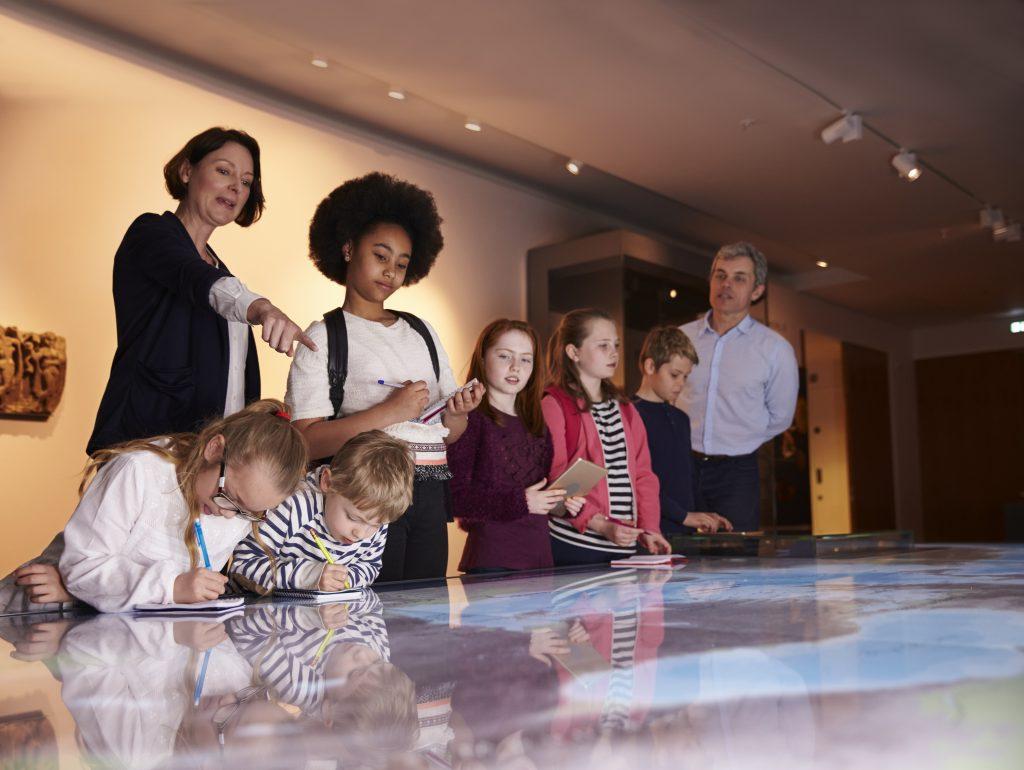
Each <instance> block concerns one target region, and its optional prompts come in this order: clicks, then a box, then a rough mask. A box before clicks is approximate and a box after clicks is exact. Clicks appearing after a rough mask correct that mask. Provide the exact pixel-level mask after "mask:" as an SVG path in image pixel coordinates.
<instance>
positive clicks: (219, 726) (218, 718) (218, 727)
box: [210, 685, 270, 751]
mask: <svg viewBox="0 0 1024 770" xmlns="http://www.w3.org/2000/svg"><path fill="white" fill-rule="evenodd" d="M269 693H270V691H269V690H268V689H267V687H266V686H265V685H250V686H249V687H244V688H242V689H241V690H239V691H238V692H237V693H235V702H234V703H225V704H224V705H223V706H221V707H220V708H218V709H217V710H216V711H214V712H213V717H211V719H210V722H211V723H212V724H213V729H214V730H215V731H216V733H217V745H218V746H220V749H221V751H223V750H224V728H225V727H227V724H228V722H230V721H231V720H232V719H234V717H235V714H237V713H238V710H239V709H240V708H241V707H242V704H243V703H248V702H249V701H251V700H252V699H253V698H257V697H269Z"/></svg>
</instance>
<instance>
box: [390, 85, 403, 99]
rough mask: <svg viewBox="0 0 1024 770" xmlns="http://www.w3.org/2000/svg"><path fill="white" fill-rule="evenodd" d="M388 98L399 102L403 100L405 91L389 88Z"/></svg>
mask: <svg viewBox="0 0 1024 770" xmlns="http://www.w3.org/2000/svg"><path fill="white" fill-rule="evenodd" d="M388 96H390V97H391V98H392V99H395V100H397V101H400V102H401V101H403V100H404V99H405V91H403V90H402V89H401V88H390V89H388Z"/></svg>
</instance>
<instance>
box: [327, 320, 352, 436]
mask: <svg viewBox="0 0 1024 770" xmlns="http://www.w3.org/2000/svg"><path fill="white" fill-rule="evenodd" d="M324 324H325V325H326V326H327V382H328V384H329V385H330V388H331V406H333V407H334V414H332V415H331V417H330V419H332V420H333V419H334V418H335V417H337V416H338V410H339V409H341V402H342V401H344V400H345V378H346V377H347V376H348V329H347V328H346V327H345V311H344V310H342V309H341V308H340V307H336V308H334V310H332V311H330V312H329V313H324Z"/></svg>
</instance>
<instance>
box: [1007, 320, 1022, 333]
mask: <svg viewBox="0 0 1024 770" xmlns="http://www.w3.org/2000/svg"><path fill="white" fill-rule="evenodd" d="M1010 334H1024V321H1013V322H1012V323H1011V324H1010Z"/></svg>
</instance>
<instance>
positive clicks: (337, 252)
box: [285, 172, 484, 582]
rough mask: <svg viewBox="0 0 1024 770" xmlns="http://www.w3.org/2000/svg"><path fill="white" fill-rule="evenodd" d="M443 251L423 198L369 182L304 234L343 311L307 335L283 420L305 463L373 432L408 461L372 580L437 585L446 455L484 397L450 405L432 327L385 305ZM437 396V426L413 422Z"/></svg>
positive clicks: (400, 185) (323, 207)
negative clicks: (295, 434) (397, 511)
mask: <svg viewBox="0 0 1024 770" xmlns="http://www.w3.org/2000/svg"><path fill="white" fill-rule="evenodd" d="M443 245H444V239H443V238H442V236H441V217H440V216H439V215H438V213H437V206H436V205H435V203H434V198H433V196H432V195H431V194H430V193H429V192H427V191H425V190H422V189H420V188H419V187H417V186H416V185H414V184H411V183H409V182H405V181H403V180H400V179H396V178H395V177H393V176H390V175H388V174H382V173H377V172H375V173H372V174H367V175H366V176H363V177H359V178H358V179H351V180H349V181H348V182H345V183H344V184H343V185H341V186H340V187H338V188H337V189H335V190H334V191H333V192H331V194H330V195H328V196H327V197H326V198H324V200H323V201H321V202H320V205H319V206H318V207H317V210H316V213H315V214H314V215H313V221H312V222H311V223H310V227H309V252H310V258H311V259H312V260H313V263H314V264H315V265H316V266H317V269H319V270H320V272H321V273H323V274H324V275H325V276H326V277H327V278H329V279H331V280H332V281H334V282H335V283H337V284H340V285H341V286H344V287H345V301H344V303H343V304H342V306H341V308H339V309H338V310H335V311H332V312H330V313H327V314H326V315H325V320H321V321H315V322H314V323H313V324H312V325H310V327H309V328H308V329H307V330H306V334H307V335H308V336H309V337H310V339H311V340H313V341H314V342H315V344H316V345H317V350H315V351H314V350H308V349H303V350H301V351H299V352H297V353H296V356H295V359H294V360H293V362H292V365H291V369H290V371H289V373H288V393H287V395H286V396H285V401H286V402H287V404H288V406H289V408H290V409H291V413H292V419H293V420H295V424H296V426H297V427H298V428H299V430H301V431H302V432H303V434H304V435H305V437H306V440H307V442H308V443H309V451H310V457H330V456H332V455H334V453H335V452H337V451H338V450H339V449H340V448H341V447H342V446H343V445H344V444H345V442H347V441H348V440H349V439H351V438H352V437H354V436H356V435H358V434H359V433H362V432H363V431H368V430H375V429H379V430H384V431H385V432H387V433H389V434H391V435H393V436H395V437H396V438H400V439H403V440H404V441H407V442H408V443H409V445H410V447H411V448H412V449H413V451H414V453H415V457H416V481H415V485H414V491H413V501H412V506H410V508H409V509H408V510H407V511H406V513H405V515H404V516H402V517H401V518H400V519H398V521H396V522H394V523H392V524H390V525H389V527H388V533H387V543H386V545H385V549H384V554H383V557H382V565H381V571H380V575H379V576H378V578H377V582H386V581H393V580H408V579H416V578H436V577H443V576H444V574H445V567H446V564H447V559H448V529H447V522H448V521H450V520H451V513H450V511H451V504H450V495H449V490H448V480H449V479H450V478H451V474H450V473H449V471H448V466H447V455H446V449H445V446H446V444H450V443H453V442H454V441H456V440H457V439H458V438H459V436H461V435H462V432H463V431H464V430H465V429H466V420H467V417H468V415H469V412H471V411H472V410H473V409H475V408H476V406H477V405H478V404H479V403H480V399H481V398H482V396H483V391H484V389H483V386H481V385H477V386H476V387H474V388H473V389H471V390H468V391H466V392H464V393H460V394H456V395H454V396H451V394H452V393H454V392H455V390H456V388H457V386H456V383H455V377H454V375H453V374H452V369H451V365H450V364H449V362H448V355H447V354H446V353H445V350H444V347H443V346H442V345H441V341H440V339H438V336H437V333H436V332H435V331H434V329H433V327H431V326H430V324H428V323H427V322H426V321H423V320H421V319H419V318H417V317H416V316H413V315H412V314H410V313H404V312H401V311H397V310H388V309H385V307H384V303H385V302H386V301H388V299H389V298H390V297H391V295H392V294H394V293H395V292H396V291H397V290H398V289H399V288H401V287H402V286H409V285H411V284H414V283H416V282H417V281H419V280H421V279H423V278H425V277H426V276H427V274H428V273H429V272H430V269H431V268H432V267H433V266H434V262H435V261H436V260H437V255H438V253H439V252H440V251H441V247H442V246H443ZM329 337H330V342H329ZM345 350H347V355H344V356H343V355H341V354H340V353H339V352H338V351H345ZM332 351H334V356H335V358H334V359H333V360H332V359H331V357H330V356H331V354H332ZM339 372H340V374H339ZM332 383H333V389H332ZM396 386H397V387H396ZM446 396H450V397H449V399H448V401H447V409H446V411H445V412H444V415H443V418H442V419H441V421H439V422H434V423H432V424H423V423H419V422H417V418H418V417H420V415H421V414H422V413H423V411H424V409H425V408H426V407H427V406H428V405H430V404H433V403H435V402H438V401H440V400H441V399H443V398H445V397H446ZM351 515H352V516H356V517H359V516H360V515H362V513H361V512H359V511H352V512H351Z"/></svg>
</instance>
